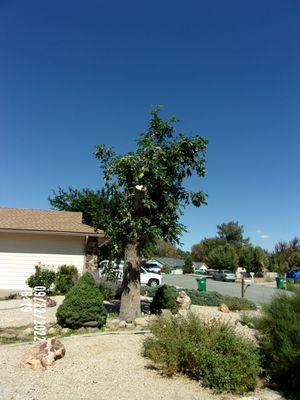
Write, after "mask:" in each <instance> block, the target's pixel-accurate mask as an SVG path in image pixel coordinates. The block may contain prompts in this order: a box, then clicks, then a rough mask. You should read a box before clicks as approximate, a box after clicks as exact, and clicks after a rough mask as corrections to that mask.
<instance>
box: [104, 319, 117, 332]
mask: <svg viewBox="0 0 300 400" xmlns="http://www.w3.org/2000/svg"><path fill="white" fill-rule="evenodd" d="M119 323H120V320H119V319H117V318H113V319H108V320H107V321H106V327H107V328H108V329H112V330H116V329H118V328H119Z"/></svg>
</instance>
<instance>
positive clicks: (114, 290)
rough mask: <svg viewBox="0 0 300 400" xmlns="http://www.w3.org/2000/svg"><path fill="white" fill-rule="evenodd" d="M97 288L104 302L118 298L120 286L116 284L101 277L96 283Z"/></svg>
mask: <svg viewBox="0 0 300 400" xmlns="http://www.w3.org/2000/svg"><path fill="white" fill-rule="evenodd" d="M98 288H99V290H100V292H101V293H102V295H103V297H104V300H107V301H111V300H114V299H117V298H119V293H120V290H121V285H120V283H118V282H115V281H111V280H109V279H107V278H104V277H101V278H100V280H99V283H98Z"/></svg>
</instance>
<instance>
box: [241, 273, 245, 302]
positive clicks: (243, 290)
mask: <svg viewBox="0 0 300 400" xmlns="http://www.w3.org/2000/svg"><path fill="white" fill-rule="evenodd" d="M244 294H245V279H244V278H242V281H241V296H242V299H243V298H244Z"/></svg>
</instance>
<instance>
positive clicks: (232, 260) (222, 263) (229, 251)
mask: <svg viewBox="0 0 300 400" xmlns="http://www.w3.org/2000/svg"><path fill="white" fill-rule="evenodd" d="M238 261H239V257H238V255H237V253H236V250H235V247H234V246H232V245H231V244H229V243H226V244H225V245H221V246H218V247H216V248H215V249H214V250H212V251H211V252H210V253H209V256H208V260H207V263H208V266H209V267H210V268H215V269H230V270H232V271H236V270H237V268H238Z"/></svg>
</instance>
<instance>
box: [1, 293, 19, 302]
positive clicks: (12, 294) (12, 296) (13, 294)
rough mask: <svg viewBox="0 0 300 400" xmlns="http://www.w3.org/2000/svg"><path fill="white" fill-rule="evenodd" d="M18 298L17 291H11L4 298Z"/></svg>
mask: <svg viewBox="0 0 300 400" xmlns="http://www.w3.org/2000/svg"><path fill="white" fill-rule="evenodd" d="M17 298H18V295H17V293H10V294H9V295H7V296H5V297H4V300H16V299H17Z"/></svg>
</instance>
